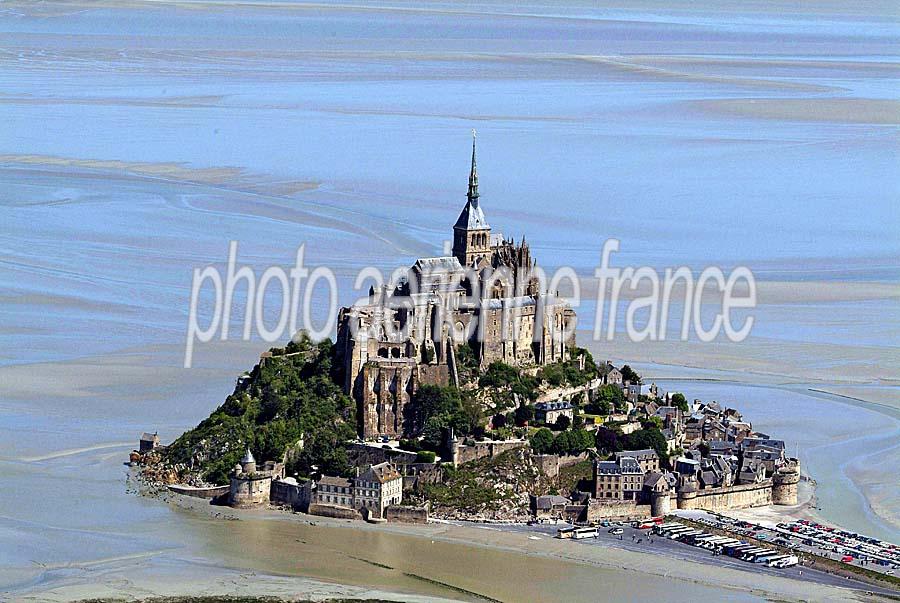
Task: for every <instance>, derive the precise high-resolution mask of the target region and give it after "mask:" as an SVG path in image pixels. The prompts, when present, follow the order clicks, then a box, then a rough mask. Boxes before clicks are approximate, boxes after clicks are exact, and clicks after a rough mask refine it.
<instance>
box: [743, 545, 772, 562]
mask: <svg viewBox="0 0 900 603" xmlns="http://www.w3.org/2000/svg"><path fill="white" fill-rule="evenodd" d="M767 552H769V549H762V548H759V547H757V548H752V549H747V550H745V551H743V552H742V553H741V561H753V559H754V557H755V556H756V555H761V554H763V553H767Z"/></svg>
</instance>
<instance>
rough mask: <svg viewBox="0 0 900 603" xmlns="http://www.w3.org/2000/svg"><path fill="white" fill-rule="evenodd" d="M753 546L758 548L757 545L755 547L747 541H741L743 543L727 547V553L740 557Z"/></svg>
mask: <svg viewBox="0 0 900 603" xmlns="http://www.w3.org/2000/svg"><path fill="white" fill-rule="evenodd" d="M752 548H756V547H754V546H753V545H752V544H749V543H746V542H741V543H739V544H735V545H733V546H727V547H725V554H726V555H731V556H732V557H740V556H741V555H743V554H744V551H749V550H750V549H752Z"/></svg>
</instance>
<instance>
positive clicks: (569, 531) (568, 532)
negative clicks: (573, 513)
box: [556, 528, 575, 538]
mask: <svg viewBox="0 0 900 603" xmlns="http://www.w3.org/2000/svg"><path fill="white" fill-rule="evenodd" d="M574 534H575V528H560V529H558V530H557V531H556V537H557V538H571V537H572V536H573V535H574Z"/></svg>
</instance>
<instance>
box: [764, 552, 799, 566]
mask: <svg viewBox="0 0 900 603" xmlns="http://www.w3.org/2000/svg"><path fill="white" fill-rule="evenodd" d="M798 563H800V559H799V558H798V557H797V555H786V556H785V558H784V559H778V560H777V561H773V560H772V559H769V567H779V568H781V567H794V566H795V565H797V564H798Z"/></svg>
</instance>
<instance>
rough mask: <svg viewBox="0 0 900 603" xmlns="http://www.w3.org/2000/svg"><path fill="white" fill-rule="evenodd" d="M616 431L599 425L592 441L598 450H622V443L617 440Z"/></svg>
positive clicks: (609, 452) (607, 452)
mask: <svg viewBox="0 0 900 603" xmlns="http://www.w3.org/2000/svg"><path fill="white" fill-rule="evenodd" d="M619 435H620V434H618V433H617V432H615V431H613V430H612V429H608V428H606V427H600V428H599V429H597V432H596V434H595V436H594V442H595V445H596V447H597V451H598V452H602V453H605V454H612V453H613V452H619V451H620V450H622V443H621V442H620V441H619Z"/></svg>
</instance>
